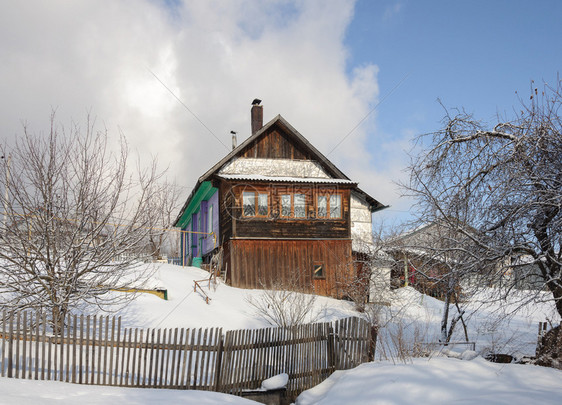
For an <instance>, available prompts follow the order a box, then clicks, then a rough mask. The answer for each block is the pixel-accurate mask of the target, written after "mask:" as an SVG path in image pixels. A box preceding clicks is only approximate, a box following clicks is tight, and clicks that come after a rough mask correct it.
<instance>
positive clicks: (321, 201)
mask: <svg viewBox="0 0 562 405" xmlns="http://www.w3.org/2000/svg"><path fill="white" fill-rule="evenodd" d="M317 215H318V218H326V217H327V216H328V197H326V196H325V195H319V196H318V214H317Z"/></svg>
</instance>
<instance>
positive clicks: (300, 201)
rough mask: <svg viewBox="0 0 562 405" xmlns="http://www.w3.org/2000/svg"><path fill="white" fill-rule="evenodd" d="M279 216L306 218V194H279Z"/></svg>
mask: <svg viewBox="0 0 562 405" xmlns="http://www.w3.org/2000/svg"><path fill="white" fill-rule="evenodd" d="M281 216H282V217H294V218H306V195H305V194H281Z"/></svg>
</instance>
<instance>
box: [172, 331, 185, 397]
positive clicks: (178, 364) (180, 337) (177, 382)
mask: <svg viewBox="0 0 562 405" xmlns="http://www.w3.org/2000/svg"><path fill="white" fill-rule="evenodd" d="M179 332H180V336H179V339H178V350H177V352H178V361H177V363H176V383H175V384H174V387H175V388H178V387H179V386H180V381H179V378H180V364H181V359H182V357H181V355H182V352H183V350H182V347H183V345H182V344H183V332H184V329H183V328H181V329H180V330H179Z"/></svg>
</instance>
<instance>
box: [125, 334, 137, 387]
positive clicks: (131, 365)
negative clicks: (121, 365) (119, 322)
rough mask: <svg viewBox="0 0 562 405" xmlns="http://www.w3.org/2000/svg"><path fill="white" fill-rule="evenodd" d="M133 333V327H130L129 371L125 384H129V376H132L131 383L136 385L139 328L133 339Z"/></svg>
mask: <svg viewBox="0 0 562 405" xmlns="http://www.w3.org/2000/svg"><path fill="white" fill-rule="evenodd" d="M132 333H133V329H129V346H128V347H127V371H126V374H125V386H128V385H129V376H130V378H131V385H134V381H135V350H136V349H137V328H135V338H134V339H132ZM131 342H132V344H131ZM131 346H133V356H132V362H133V363H132V364H131ZM129 365H130V368H129Z"/></svg>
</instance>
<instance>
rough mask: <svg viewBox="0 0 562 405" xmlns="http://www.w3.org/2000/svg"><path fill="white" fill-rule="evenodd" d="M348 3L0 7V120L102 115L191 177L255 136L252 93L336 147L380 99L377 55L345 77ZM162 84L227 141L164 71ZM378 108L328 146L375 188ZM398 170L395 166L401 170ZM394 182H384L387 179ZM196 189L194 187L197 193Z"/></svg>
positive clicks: (119, 1) (269, 111)
mask: <svg viewBox="0 0 562 405" xmlns="http://www.w3.org/2000/svg"><path fill="white" fill-rule="evenodd" d="M352 18H353V2H352V1H351V0H350V1H331V2H326V1H294V2H289V1H260V2H254V1H242V0H241V1H212V0H211V1H189V2H185V3H184V2H178V3H174V6H165V3H164V2H156V1H148V0H145V1H132V0H115V1H101V2H100V1H95V0H91V1H80V2H67V1H62V0H61V1H49V2H41V1H25V2H14V3H13V4H11V6H10V7H9V8H8V7H5V10H3V12H2V14H1V16H0V38H1V39H0V41H1V42H2V43H1V49H2V53H3V57H2V59H3V63H2V64H0V91H1V94H2V98H1V99H0V128H1V131H2V134H3V136H4V137H9V136H12V135H13V134H14V133H16V132H21V120H22V119H23V120H26V121H27V122H29V123H30V124H31V127H32V128H34V129H36V130H40V129H44V128H47V124H48V118H49V114H50V110H51V108H57V110H58V117H59V119H60V120H61V121H63V122H69V121H70V118H73V119H74V120H82V119H83V118H84V116H85V114H86V112H87V111H90V110H91V111H92V113H93V114H94V115H96V116H97V117H98V122H103V124H105V125H106V126H107V128H108V130H109V131H110V133H112V134H114V135H117V133H118V128H120V129H121V130H122V131H123V133H124V134H125V135H126V136H127V138H128V140H129V142H130V144H131V145H132V147H133V148H135V149H137V150H138V151H140V152H141V153H142V154H143V155H145V156H149V155H158V157H159V161H160V162H161V163H162V164H164V165H165V166H169V170H170V175H172V176H173V177H175V178H176V181H177V182H178V183H179V184H180V185H182V186H185V187H186V188H187V187H191V186H193V183H194V182H195V180H196V179H197V178H198V177H199V176H200V175H201V174H202V173H203V172H205V171H206V170H207V169H208V168H209V167H210V166H212V165H213V164H214V163H215V162H216V161H217V160H219V159H220V158H221V157H222V156H224V154H226V153H227V152H228V149H229V148H228V146H229V145H230V135H229V132H230V130H236V131H238V133H239V141H241V140H243V139H244V138H245V137H246V136H248V135H249V131H250V120H249V118H250V117H249V110H250V102H251V100H252V99H254V98H256V97H258V98H260V99H262V100H263V105H264V120H265V121H266V122H267V121H268V120H269V119H271V118H273V117H274V116H276V115H277V114H281V115H283V116H284V117H285V118H286V119H287V120H288V121H289V122H290V123H291V124H292V125H293V126H294V127H295V128H297V129H298V130H299V131H300V132H301V133H302V134H303V135H304V136H305V137H307V138H308V139H309V140H310V141H311V142H312V143H313V144H314V145H315V146H317V147H318V148H319V149H320V150H321V151H322V152H324V153H325V154H327V153H328V152H330V151H331V150H332V149H333V148H334V146H335V145H336V144H337V143H338V142H339V141H340V140H341V139H342V137H344V136H346V135H347V134H349V132H350V131H351V130H352V129H353V128H354V127H355V126H356V125H357V123H359V122H360V121H361V119H363V118H364V117H365V116H367V114H368V113H369V111H370V110H371V108H373V106H374V105H375V104H376V102H377V100H378V97H379V88H378V80H377V73H378V68H377V66H375V65H366V66H361V67H357V68H355V70H353V73H352V75H351V77H348V76H347V75H346V63H347V56H348V49H346V48H345V46H344V45H343V39H344V35H345V30H346V28H347V27H348V25H349V24H350V22H351V20H352ZM151 71H152V72H154V74H156V75H157V76H158V78H159V79H160V80H162V82H164V83H165V84H166V85H167V86H168V87H169V88H170V90H171V91H173V92H174V94H175V95H177V96H178V97H179V98H180V99H181V100H182V101H183V102H184V103H185V104H186V105H187V106H188V107H189V109H191V110H192V111H193V113H195V114H196V115H197V117H198V118H199V119H200V120H201V121H203V122H204V123H205V124H206V126H207V127H208V128H209V129H210V130H211V131H212V133H213V134H214V136H216V137H218V138H220V139H221V141H222V142H223V143H224V144H225V145H226V146H227V147H225V146H224V145H222V144H221V143H220V142H219V141H217V139H215V137H214V136H213V135H212V134H210V133H209V132H208V131H207V129H205V128H204V127H203V126H202V125H201V124H200V123H199V122H198V121H197V119H196V118H195V117H194V116H193V115H192V114H190V113H189V112H188V111H186V110H185V109H184V107H182V106H181V105H180V104H179V103H178V102H177V100H175V99H174V98H173V97H172V96H171V95H170V93H169V92H168V91H167V90H166V89H165V88H164V87H163V86H162V85H161V84H160V83H159V82H158V81H157V80H156V79H155V78H154V76H153V75H152V73H151ZM374 117H375V114H372V116H370V117H369V119H367V120H366V121H365V123H364V124H362V125H361V126H360V127H359V128H357V129H356V130H355V131H354V132H353V133H352V134H351V135H349V136H348V137H347V138H346V139H345V141H344V142H342V143H341V145H339V146H338V147H337V149H336V150H334V151H333V152H332V153H331V154H330V156H329V157H330V159H332V160H333V161H334V163H336V164H337V165H338V166H339V167H340V168H341V169H342V170H343V171H344V172H345V173H346V174H348V175H349V176H350V177H352V178H357V179H358V180H360V181H361V182H362V184H361V186H362V187H363V188H364V189H365V190H366V191H368V192H370V193H372V194H373V196H374V197H375V198H378V199H381V200H383V202H385V203H387V201H384V197H381V196H379V195H377V191H378V190H379V189H380V188H381V187H382V186H381V185H380V184H381V183H380V181H381V180H380V179H381V178H384V177H385V175H386V177H388V175H387V174H386V173H381V172H378V173H376V175H373V174H371V173H373V172H374V171H375V170H380V168H379V169H375V167H376V162H373V158H372V153H371V152H370V151H369V150H368V149H367V148H366V146H365V145H366V139H367V136H376V127H375V125H374V122H375V121H374ZM393 170H394V169H393ZM384 187H386V186H384ZM186 192H187V190H186Z"/></svg>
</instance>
